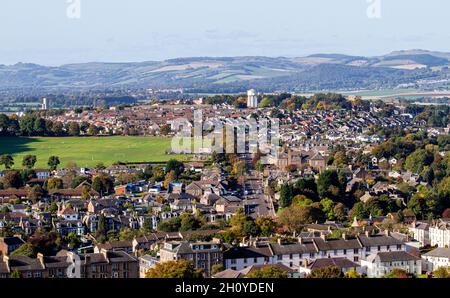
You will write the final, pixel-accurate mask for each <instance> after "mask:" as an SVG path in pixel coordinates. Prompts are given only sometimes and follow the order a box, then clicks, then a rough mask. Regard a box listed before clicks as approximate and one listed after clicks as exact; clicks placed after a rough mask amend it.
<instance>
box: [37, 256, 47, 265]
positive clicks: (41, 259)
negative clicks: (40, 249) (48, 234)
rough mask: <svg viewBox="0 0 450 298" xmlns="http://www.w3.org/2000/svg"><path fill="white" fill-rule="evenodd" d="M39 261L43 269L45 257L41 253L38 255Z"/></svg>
mask: <svg viewBox="0 0 450 298" xmlns="http://www.w3.org/2000/svg"><path fill="white" fill-rule="evenodd" d="M37 259H38V260H39V263H41V266H42V267H45V264H44V255H43V254H41V253H38V254H37Z"/></svg>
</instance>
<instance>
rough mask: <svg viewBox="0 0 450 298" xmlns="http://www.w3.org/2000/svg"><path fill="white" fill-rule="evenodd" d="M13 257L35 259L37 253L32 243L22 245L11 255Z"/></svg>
mask: <svg viewBox="0 0 450 298" xmlns="http://www.w3.org/2000/svg"><path fill="white" fill-rule="evenodd" d="M11 256H26V257H30V258H31V257H35V256H36V253H35V252H34V249H33V245H31V244H30V243H25V244H22V245H21V246H20V247H19V248H18V249H16V250H15V251H13V252H12V253H11Z"/></svg>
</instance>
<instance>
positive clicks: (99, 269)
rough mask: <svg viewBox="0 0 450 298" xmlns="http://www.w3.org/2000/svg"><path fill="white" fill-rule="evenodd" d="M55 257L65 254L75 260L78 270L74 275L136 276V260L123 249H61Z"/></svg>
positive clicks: (98, 276)
mask: <svg viewBox="0 0 450 298" xmlns="http://www.w3.org/2000/svg"><path fill="white" fill-rule="evenodd" d="M56 256H57V257H61V256H65V257H66V258H68V259H69V260H77V263H76V265H77V266H78V268H79V269H78V270H75V273H74V275H75V277H80V278H138V277H139V263H138V260H137V259H136V258H135V257H133V256H131V255H129V254H128V253H126V252H124V251H115V252H112V251H106V250H102V251H101V252H99V253H88V254H75V253H73V252H69V251H65V250H62V251H60V252H59V253H58V254H57V255H56Z"/></svg>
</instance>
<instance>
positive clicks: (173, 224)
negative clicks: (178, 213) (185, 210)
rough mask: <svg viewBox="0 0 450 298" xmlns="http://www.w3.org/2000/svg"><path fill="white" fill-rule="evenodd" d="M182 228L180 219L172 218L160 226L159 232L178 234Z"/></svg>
mask: <svg viewBox="0 0 450 298" xmlns="http://www.w3.org/2000/svg"><path fill="white" fill-rule="evenodd" d="M180 226H181V218H180V217H172V218H170V219H167V220H164V221H162V222H160V223H159V224H158V227H157V230H158V231H162V232H177V231H178V230H179V229H180Z"/></svg>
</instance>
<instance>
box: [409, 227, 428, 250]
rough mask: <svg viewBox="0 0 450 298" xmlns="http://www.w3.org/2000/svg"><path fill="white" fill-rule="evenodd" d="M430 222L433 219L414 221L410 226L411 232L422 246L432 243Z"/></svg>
mask: <svg viewBox="0 0 450 298" xmlns="http://www.w3.org/2000/svg"><path fill="white" fill-rule="evenodd" d="M430 224H431V221H413V222H412V223H411V225H410V226H409V228H408V229H409V232H410V233H411V234H412V236H413V238H414V239H415V240H417V241H418V242H419V243H420V245H421V246H426V245H430V244H431V241H430Z"/></svg>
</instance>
